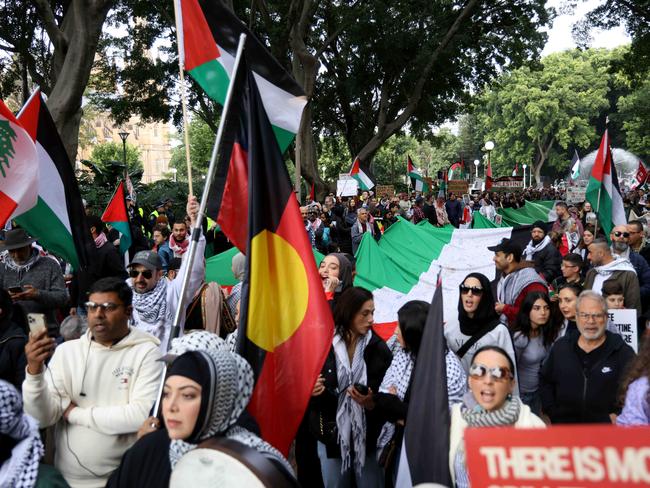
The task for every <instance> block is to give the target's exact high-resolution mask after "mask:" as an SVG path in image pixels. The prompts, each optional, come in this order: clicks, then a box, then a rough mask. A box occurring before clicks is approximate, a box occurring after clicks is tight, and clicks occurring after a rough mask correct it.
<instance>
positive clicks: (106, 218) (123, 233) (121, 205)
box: [102, 181, 132, 254]
mask: <svg viewBox="0 0 650 488" xmlns="http://www.w3.org/2000/svg"><path fill="white" fill-rule="evenodd" d="M124 198H125V195H124V182H123V181H120V184H119V185H117V188H116V189H115V193H113V196H112V197H111V201H110V202H108V206H107V207H106V210H104V213H103V214H102V222H106V223H107V224H111V227H113V228H115V229H117V231H118V232H119V233H120V254H124V253H125V252H127V251H128V250H129V248H130V247H131V242H132V240H131V228H130V227H129V217H128V214H127V213H126V201H125V199H124Z"/></svg>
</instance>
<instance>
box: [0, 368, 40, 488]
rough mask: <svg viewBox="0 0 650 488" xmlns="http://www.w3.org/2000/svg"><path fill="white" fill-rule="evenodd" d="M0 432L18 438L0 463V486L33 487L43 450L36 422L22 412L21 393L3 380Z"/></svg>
mask: <svg viewBox="0 0 650 488" xmlns="http://www.w3.org/2000/svg"><path fill="white" fill-rule="evenodd" d="M0 434H4V435H6V436H8V437H11V438H12V439H15V440H17V441H18V444H16V445H15V446H14V448H13V450H12V451H11V457H10V458H9V459H7V460H6V461H5V462H4V463H3V464H2V466H0V487H12V488H32V487H33V486H34V485H35V484H36V480H37V478H38V466H39V463H40V460H41V458H42V457H43V454H44V453H45V450H44V448H43V443H42V442H41V438H40V437H39V435H38V422H36V420H35V419H34V418H32V417H30V416H29V415H27V414H25V413H23V401H22V399H21V397H20V394H19V393H18V391H17V390H16V388H15V387H14V386H13V385H12V384H10V383H8V382H6V381H4V380H0Z"/></svg>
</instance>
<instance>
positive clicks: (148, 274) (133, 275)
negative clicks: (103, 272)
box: [129, 269, 153, 280]
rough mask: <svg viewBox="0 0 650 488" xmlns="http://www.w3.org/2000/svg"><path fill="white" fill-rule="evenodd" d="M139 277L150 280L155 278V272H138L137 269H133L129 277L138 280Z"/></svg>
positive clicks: (146, 270) (147, 270)
mask: <svg viewBox="0 0 650 488" xmlns="http://www.w3.org/2000/svg"><path fill="white" fill-rule="evenodd" d="M139 275H142V276H144V278H145V279H146V280H149V279H151V277H152V276H153V271H151V270H149V269H145V270H144V271H136V270H135V269H132V270H130V271H129V276H130V277H131V278H137V277H138V276H139Z"/></svg>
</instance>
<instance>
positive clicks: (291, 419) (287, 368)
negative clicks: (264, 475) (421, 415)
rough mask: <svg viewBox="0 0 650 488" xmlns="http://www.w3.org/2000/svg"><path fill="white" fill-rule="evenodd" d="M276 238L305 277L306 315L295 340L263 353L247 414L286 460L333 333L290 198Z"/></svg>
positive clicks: (294, 205) (327, 305)
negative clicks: (294, 256)
mask: <svg viewBox="0 0 650 488" xmlns="http://www.w3.org/2000/svg"><path fill="white" fill-rule="evenodd" d="M276 234H277V235H278V236H281V237H283V238H284V239H285V240H286V241H287V242H290V243H291V245H292V246H293V247H294V249H295V250H296V252H297V253H298V255H299V256H300V259H301V260H302V263H303V266H304V267H305V270H306V271H307V286H308V290H309V291H308V302H307V309H306V311H305V315H304V318H303V321H302V323H301V324H300V326H299V327H298V328H297V329H296V331H295V332H294V333H293V335H292V336H291V337H290V338H289V339H287V340H286V341H285V342H284V343H282V344H280V345H279V346H276V347H275V350H274V351H273V352H266V354H265V356H264V365H263V366H262V370H261V372H260V376H259V378H258V380H257V383H256V385H255V390H254V391H253V397H252V399H251V402H250V404H249V411H250V412H251V414H252V415H253V416H254V417H255V419H256V420H257V423H258V424H259V426H260V429H261V431H262V438H264V439H265V440H266V441H267V442H269V443H271V444H272V445H274V446H275V447H277V448H278V449H279V450H280V451H282V452H283V453H285V455H286V454H287V453H288V451H289V446H290V445H291V442H292V441H293V439H294V438H295V435H296V432H297V431H298V426H299V425H300V422H301V421H302V418H303V416H304V413H305V409H306V408H307V403H308V402H309V399H310V398H311V391H312V389H313V387H314V382H315V381H316V378H317V377H318V374H319V373H320V371H321V368H322V366H323V363H324V362H325V358H326V356H327V353H328V352H329V349H330V346H331V344H332V338H333V336H334V327H333V323H332V313H331V310H330V307H329V304H328V303H327V300H326V298H325V293H324V292H323V285H322V283H321V279H320V275H319V274H318V272H317V269H316V264H315V262H314V254H313V252H312V250H311V246H310V243H309V240H308V239H307V236H306V234H305V233H304V228H303V227H302V219H301V218H300V213H299V208H298V202H297V201H296V199H295V198H294V196H293V195H291V196H290V197H289V200H288V202H287V205H286V207H285V210H284V212H283V214H282V219H281V220H280V225H279V226H278V228H277V231H276ZM278 264H280V263H278Z"/></svg>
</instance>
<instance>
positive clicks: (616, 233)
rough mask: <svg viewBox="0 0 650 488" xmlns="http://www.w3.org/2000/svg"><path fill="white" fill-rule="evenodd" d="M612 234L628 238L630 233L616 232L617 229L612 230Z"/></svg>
mask: <svg viewBox="0 0 650 488" xmlns="http://www.w3.org/2000/svg"><path fill="white" fill-rule="evenodd" d="M614 235H615V236H616V237H621V236H623V237H624V238H628V237H630V233H629V232H618V231H617V232H614Z"/></svg>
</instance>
